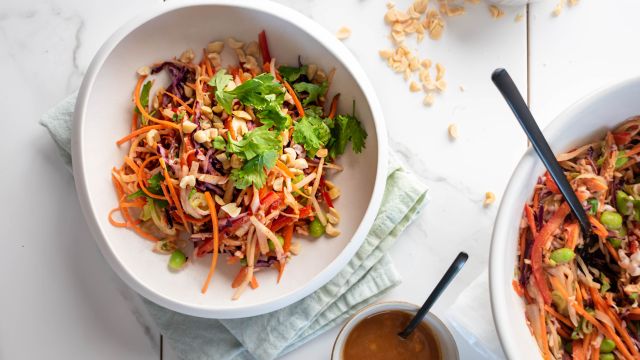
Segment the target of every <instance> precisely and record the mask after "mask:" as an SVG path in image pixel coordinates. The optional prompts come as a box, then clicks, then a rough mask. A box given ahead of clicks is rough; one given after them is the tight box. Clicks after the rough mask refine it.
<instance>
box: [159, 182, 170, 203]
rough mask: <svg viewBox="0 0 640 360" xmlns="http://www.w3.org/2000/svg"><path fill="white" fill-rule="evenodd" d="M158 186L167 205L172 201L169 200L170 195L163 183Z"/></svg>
mask: <svg viewBox="0 0 640 360" xmlns="http://www.w3.org/2000/svg"><path fill="white" fill-rule="evenodd" d="M160 188H161V189H162V193H163V194H164V197H165V199H167V201H168V202H169V205H171V204H172V203H173V201H172V200H171V195H170V194H169V192H168V190H167V186H166V185H165V184H164V183H160Z"/></svg>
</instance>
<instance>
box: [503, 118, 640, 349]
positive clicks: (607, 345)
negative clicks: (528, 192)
mask: <svg viewBox="0 0 640 360" xmlns="http://www.w3.org/2000/svg"><path fill="white" fill-rule="evenodd" d="M558 161H559V162H560V165H561V166H562V168H563V169H564V171H565V175H566V176H567V178H568V180H569V181H570V183H571V185H572V187H573V189H574V191H575V193H576V195H577V196H578V198H579V199H580V200H581V201H582V204H583V206H584V208H585V210H586V211H587V213H588V214H589V220H590V222H591V224H592V228H593V232H594V233H595V234H597V241H596V240H595V239H593V240H591V238H589V237H583V234H582V231H581V230H580V226H579V224H578V222H577V221H576V220H575V219H574V218H573V217H572V215H570V214H569V213H570V210H569V205H568V204H567V202H566V201H565V200H564V198H563V197H562V195H560V191H559V190H558V187H557V186H556V184H555V183H554V182H553V180H552V179H551V178H550V176H549V174H548V173H547V174H545V175H544V176H542V177H540V178H539V179H538V182H537V185H536V186H535V189H534V193H533V197H532V199H531V200H530V201H529V202H528V203H527V204H526V205H525V206H524V215H523V217H522V221H521V225H520V237H519V246H518V248H519V254H518V260H517V263H518V265H517V269H516V279H515V280H514V281H513V287H514V289H515V291H516V292H517V293H518V295H520V296H521V297H522V298H523V300H524V302H525V314H526V318H527V321H528V325H529V328H530V330H531V332H532V334H533V335H534V337H535V339H536V341H537V343H538V346H539V348H540V351H541V354H542V356H543V358H544V359H603V360H609V359H640V307H639V306H638V299H639V294H640V246H639V241H640V168H639V167H638V162H639V161H640V117H634V118H631V119H628V120H627V121H626V122H624V123H623V124H622V125H620V126H619V127H618V128H616V129H615V130H613V131H611V132H608V133H607V134H606V136H605V137H604V139H602V140H599V141H596V142H593V143H589V144H586V145H584V146H581V147H579V148H577V149H574V150H572V151H570V152H568V153H565V154H562V155H560V156H558Z"/></svg>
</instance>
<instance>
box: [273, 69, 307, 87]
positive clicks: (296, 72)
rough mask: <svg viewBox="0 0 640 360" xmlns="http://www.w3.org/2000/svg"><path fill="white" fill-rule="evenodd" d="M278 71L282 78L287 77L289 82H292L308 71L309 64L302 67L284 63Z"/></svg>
mask: <svg viewBox="0 0 640 360" xmlns="http://www.w3.org/2000/svg"><path fill="white" fill-rule="evenodd" d="M278 72H280V75H282V78H283V79H285V80H286V81H287V82H288V83H292V82H294V81H296V80H298V78H299V77H300V76H302V75H305V74H306V73H307V65H303V66H300V67H293V66H285V65H282V66H280V67H279V68H278Z"/></svg>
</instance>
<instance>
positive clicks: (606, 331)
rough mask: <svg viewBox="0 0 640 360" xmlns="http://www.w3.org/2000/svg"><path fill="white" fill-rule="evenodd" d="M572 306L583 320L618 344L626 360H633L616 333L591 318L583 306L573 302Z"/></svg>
mask: <svg viewBox="0 0 640 360" xmlns="http://www.w3.org/2000/svg"><path fill="white" fill-rule="evenodd" d="M571 306H573V308H574V309H575V310H576V312H577V313H578V314H580V315H581V316H582V317H583V318H585V320H587V321H588V322H590V323H591V324H593V326H595V327H596V328H597V329H598V331H600V332H601V333H603V334H605V335H606V336H607V337H608V338H609V339H611V340H613V342H614V343H615V344H616V347H617V348H618V351H620V353H621V354H622V355H623V356H624V357H625V358H626V359H630V360H632V359H633V356H631V354H630V353H629V350H627V348H626V346H625V344H624V343H623V342H622V340H620V338H619V337H618V335H616V333H615V332H614V331H611V329H610V328H609V327H607V326H604V325H602V324H600V322H599V321H598V320H597V319H595V318H594V317H593V316H591V314H589V313H588V312H587V311H586V310H585V309H584V308H583V307H582V305H580V304H578V303H577V302H573V303H572V304H571Z"/></svg>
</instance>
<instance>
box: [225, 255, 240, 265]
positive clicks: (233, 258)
mask: <svg viewBox="0 0 640 360" xmlns="http://www.w3.org/2000/svg"><path fill="white" fill-rule="evenodd" d="M239 262H240V258H239V257H237V256H229V257H228V258H227V265H233V264H236V263H239Z"/></svg>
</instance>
